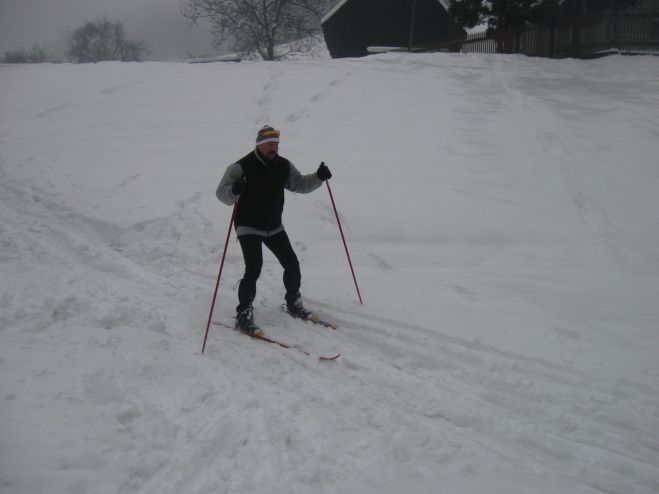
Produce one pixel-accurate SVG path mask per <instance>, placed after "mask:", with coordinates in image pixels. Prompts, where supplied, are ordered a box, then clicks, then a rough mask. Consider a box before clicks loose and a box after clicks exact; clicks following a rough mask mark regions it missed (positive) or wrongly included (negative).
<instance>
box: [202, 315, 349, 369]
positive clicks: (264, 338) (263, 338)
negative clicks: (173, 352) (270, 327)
mask: <svg viewBox="0 0 659 494" xmlns="http://www.w3.org/2000/svg"><path fill="white" fill-rule="evenodd" d="M213 324H215V325H216V326H222V327H223V328H228V329H236V328H234V327H233V326H230V325H228V324H224V323H223V322H217V321H213ZM243 334H245V336H249V337H250V338H252V339H254V340H261V341H265V342H266V343H271V344H273V345H277V346H280V347H281V348H286V349H287V350H288V349H290V350H297V351H298V352H302V353H304V354H305V355H306V356H307V357H317V358H318V360H321V361H324V360H336V359H337V358H339V357H340V356H341V354H340V353H337V354H336V355H334V356H331V357H327V356H323V355H314V354H312V353H310V352H307V351H306V350H303V349H302V348H299V347H296V346H292V345H289V344H287V343H284V342H282V341H279V340H274V339H272V338H270V337H268V336H265V335H264V334H254V335H249V334H247V333H243Z"/></svg>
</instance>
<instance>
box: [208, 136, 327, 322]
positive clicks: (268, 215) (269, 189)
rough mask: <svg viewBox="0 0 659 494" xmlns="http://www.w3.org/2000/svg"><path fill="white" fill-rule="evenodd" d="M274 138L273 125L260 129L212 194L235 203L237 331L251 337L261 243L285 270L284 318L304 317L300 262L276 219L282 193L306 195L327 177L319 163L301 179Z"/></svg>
mask: <svg viewBox="0 0 659 494" xmlns="http://www.w3.org/2000/svg"><path fill="white" fill-rule="evenodd" d="M279 136H280V132H279V131H278V130H275V129H274V128H273V127H271V126H269V125H265V126H264V127H262V128H261V129H260V130H259V131H258V133H257V135H256V147H255V149H254V150H253V151H251V152H250V153H249V154H247V155H246V156H244V157H243V158H241V159H239V160H238V161H237V162H235V163H233V164H231V165H229V166H228V167H227V169H226V171H225V172H224V176H223V177H222V180H221V181H220V184H219V185H218V187H217V192H216V195H217V198H218V199H219V200H220V201H222V202H223V203H224V204H227V205H229V206H230V205H232V204H234V203H236V202H237V205H236V217H235V227H236V235H237V236H238V242H239V243H240V248H241V249H242V252H243V259H244V261H245V274H244V275H243V278H242V280H241V281H240V285H239V286H238V306H237V307H236V328H238V329H240V330H241V331H243V332H245V333H247V334H250V335H258V334H262V333H261V331H260V329H259V327H258V326H257V325H256V324H255V323H254V310H253V307H252V302H253V301H254V297H255V296H256V282H257V280H258V278H259V275H260V274H261V267H262V266H263V250H262V246H263V244H265V246H266V247H267V248H268V249H270V251H271V252H272V253H273V254H274V255H275V257H276V258H277V260H278V261H279V263H280V264H281V266H282V267H283V268H284V287H285V289H286V295H285V300H286V308H287V310H288V312H289V314H291V315H292V316H293V317H299V318H301V319H307V318H308V317H309V315H310V313H309V311H307V310H306V309H305V308H304V306H303V305H302V298H301V297H300V283H301V275H300V264H299V262H298V259H297V256H296V255H295V252H294V251H293V247H292V245H291V242H290V240H289V238H288V235H287V234H286V231H285V230H284V225H283V224H282V221H281V217H282V212H283V209H284V189H288V190H290V191H292V192H298V193H302V194H307V193H309V192H312V191H314V190H316V189H317V188H318V187H320V186H321V185H322V184H323V181H325V180H328V179H330V178H331V177H332V174H331V173H330V170H329V168H328V167H327V166H326V165H325V164H324V163H321V164H320V166H319V167H318V170H317V171H316V172H315V173H310V174H308V175H302V174H301V173H300V171H299V170H298V169H297V168H295V166H294V165H293V163H291V162H290V161H289V160H287V159H286V158H284V157H283V156H280V155H279V154H278V151H279Z"/></svg>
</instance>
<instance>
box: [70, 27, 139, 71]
mask: <svg viewBox="0 0 659 494" xmlns="http://www.w3.org/2000/svg"><path fill="white" fill-rule="evenodd" d="M145 52H146V48H145V46H144V42H143V41H134V40H129V39H127V38H126V33H125V31H124V25H123V23H121V22H111V21H109V20H108V19H106V18H102V19H99V20H97V21H94V22H86V23H85V24H84V25H83V26H82V27H79V28H78V29H76V30H75V31H74V32H73V35H72V36H71V41H70V44H69V59H70V60H71V61H72V62H76V63H90V62H102V61H109V60H117V61H122V62H139V61H141V60H142V55H143V54H144V53H145Z"/></svg>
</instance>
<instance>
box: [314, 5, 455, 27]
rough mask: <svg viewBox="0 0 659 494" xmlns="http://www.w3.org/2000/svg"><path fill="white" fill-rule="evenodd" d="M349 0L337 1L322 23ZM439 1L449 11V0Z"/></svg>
mask: <svg viewBox="0 0 659 494" xmlns="http://www.w3.org/2000/svg"><path fill="white" fill-rule="evenodd" d="M349 1H350V0H339V1H338V2H337V3H336V5H334V7H332V8H331V9H330V11H329V12H328V13H327V14H325V15H324V16H323V18H322V20H321V21H320V23H321V24H325V21H327V20H328V19H329V18H330V17H332V16H333V15H334V14H336V12H337V11H338V10H339V9H340V8H341V7H343V6H344V5H345V4H346V3H348V2H349ZM437 1H438V2H439V3H440V5H441V6H442V7H444V10H446V11H447V12H448V8H449V3H448V1H447V0H437Z"/></svg>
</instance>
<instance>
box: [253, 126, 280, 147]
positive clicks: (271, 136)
mask: <svg viewBox="0 0 659 494" xmlns="http://www.w3.org/2000/svg"><path fill="white" fill-rule="evenodd" d="M279 134H280V132H279V131H278V130H275V129H274V128H273V127H271V126H269V125H264V126H263V127H261V130H259V132H258V133H257V134H256V144H257V145H259V144H263V143H266V142H279Z"/></svg>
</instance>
